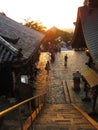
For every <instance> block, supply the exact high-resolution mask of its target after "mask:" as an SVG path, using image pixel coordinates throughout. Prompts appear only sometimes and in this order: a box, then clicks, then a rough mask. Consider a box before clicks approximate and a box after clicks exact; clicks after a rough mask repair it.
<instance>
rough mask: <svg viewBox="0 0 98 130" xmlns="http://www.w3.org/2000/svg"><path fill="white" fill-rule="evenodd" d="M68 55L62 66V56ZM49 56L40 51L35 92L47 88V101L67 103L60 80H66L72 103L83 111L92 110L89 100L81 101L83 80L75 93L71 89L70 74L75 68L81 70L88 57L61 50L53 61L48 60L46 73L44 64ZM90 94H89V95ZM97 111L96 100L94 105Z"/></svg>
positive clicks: (88, 111)
mask: <svg viewBox="0 0 98 130" xmlns="http://www.w3.org/2000/svg"><path fill="white" fill-rule="evenodd" d="M66 54H67V55H68V63H67V67H65V66H64V56H65V55H66ZM48 59H50V58H49V54H46V53H42V55H41V57H40V62H39V64H38V67H39V68H41V72H40V74H39V75H38V77H37V79H38V80H37V82H36V88H37V93H40V92H42V91H45V90H47V103H50V104H59V103H67V102H66V99H65V96H64V88H63V86H62V81H66V82H67V85H68V90H69V94H70V96H71V100H72V103H75V104H77V105H78V106H80V107H81V108H82V109H83V110H84V111H85V112H87V113H90V112H91V111H92V103H91V102H83V101H82V98H84V97H85V95H84V91H83V82H81V91H80V92H79V93H76V92H75V91H73V89H72V88H73V80H72V79H73V76H72V74H73V73H74V72H76V71H77V70H79V71H82V70H83V68H84V67H86V65H85V62H87V60H88V57H87V56H86V55H85V53H84V52H76V51H62V52H60V53H57V54H56V59H55V62H54V63H51V62H50V68H51V70H50V72H49V75H47V72H46V71H45V69H44V68H45V64H46V62H47V60H48ZM89 96H91V95H89ZM96 110H97V111H98V101H97V105H96Z"/></svg>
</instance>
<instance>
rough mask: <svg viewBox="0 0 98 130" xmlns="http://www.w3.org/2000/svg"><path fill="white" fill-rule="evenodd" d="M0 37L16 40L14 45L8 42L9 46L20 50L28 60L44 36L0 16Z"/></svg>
mask: <svg viewBox="0 0 98 130" xmlns="http://www.w3.org/2000/svg"><path fill="white" fill-rule="evenodd" d="M0 36H2V37H6V38H9V39H18V41H17V42H16V44H14V43H13V42H10V44H11V46H13V47H14V48H16V49H17V50H18V49H19V48H21V49H22V54H23V57H24V58H25V59H27V58H29V57H30V56H31V55H32V53H33V52H34V50H35V49H36V47H37V46H38V45H39V43H40V41H41V40H42V39H43V37H44V34H42V33H40V32H38V31H36V30H33V29H30V28H28V27H26V26H23V25H22V24H21V23H17V22H16V21H14V20H12V19H10V18H8V17H7V16H5V15H2V14H0Z"/></svg>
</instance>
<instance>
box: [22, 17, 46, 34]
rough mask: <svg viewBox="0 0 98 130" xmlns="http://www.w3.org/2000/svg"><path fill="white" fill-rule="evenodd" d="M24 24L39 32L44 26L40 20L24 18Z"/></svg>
mask: <svg viewBox="0 0 98 130" xmlns="http://www.w3.org/2000/svg"><path fill="white" fill-rule="evenodd" d="M24 25H25V26H27V27H29V28H31V29H34V30H37V31H39V32H43V33H44V32H45V30H46V27H45V26H44V25H43V24H42V22H40V21H31V20H30V19H25V24H24Z"/></svg>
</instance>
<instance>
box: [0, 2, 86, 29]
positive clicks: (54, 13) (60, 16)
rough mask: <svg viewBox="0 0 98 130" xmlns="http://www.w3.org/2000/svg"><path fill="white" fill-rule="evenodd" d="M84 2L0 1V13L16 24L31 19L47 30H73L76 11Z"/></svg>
mask: <svg viewBox="0 0 98 130" xmlns="http://www.w3.org/2000/svg"><path fill="white" fill-rule="evenodd" d="M83 2H84V0H0V12H4V13H5V14H6V15H7V16H8V17H10V18H12V19H13V20H15V21H17V22H23V21H24V19H28V18H31V19H32V20H34V21H35V20H39V21H41V22H43V24H44V25H45V26H47V27H48V28H50V27H52V26H56V27H58V28H73V27H74V25H73V22H75V21H76V16H77V9H78V7H79V6H82V5H83Z"/></svg>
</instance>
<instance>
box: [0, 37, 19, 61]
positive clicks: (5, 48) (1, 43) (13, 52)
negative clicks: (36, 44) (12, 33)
mask: <svg viewBox="0 0 98 130" xmlns="http://www.w3.org/2000/svg"><path fill="white" fill-rule="evenodd" d="M17 55H18V50H17V49H16V48H14V47H13V46H12V45H11V44H9V43H8V42H7V41H5V40H4V39H3V38H2V37H1V36H0V63H8V62H10V61H15V60H16V59H17Z"/></svg>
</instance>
